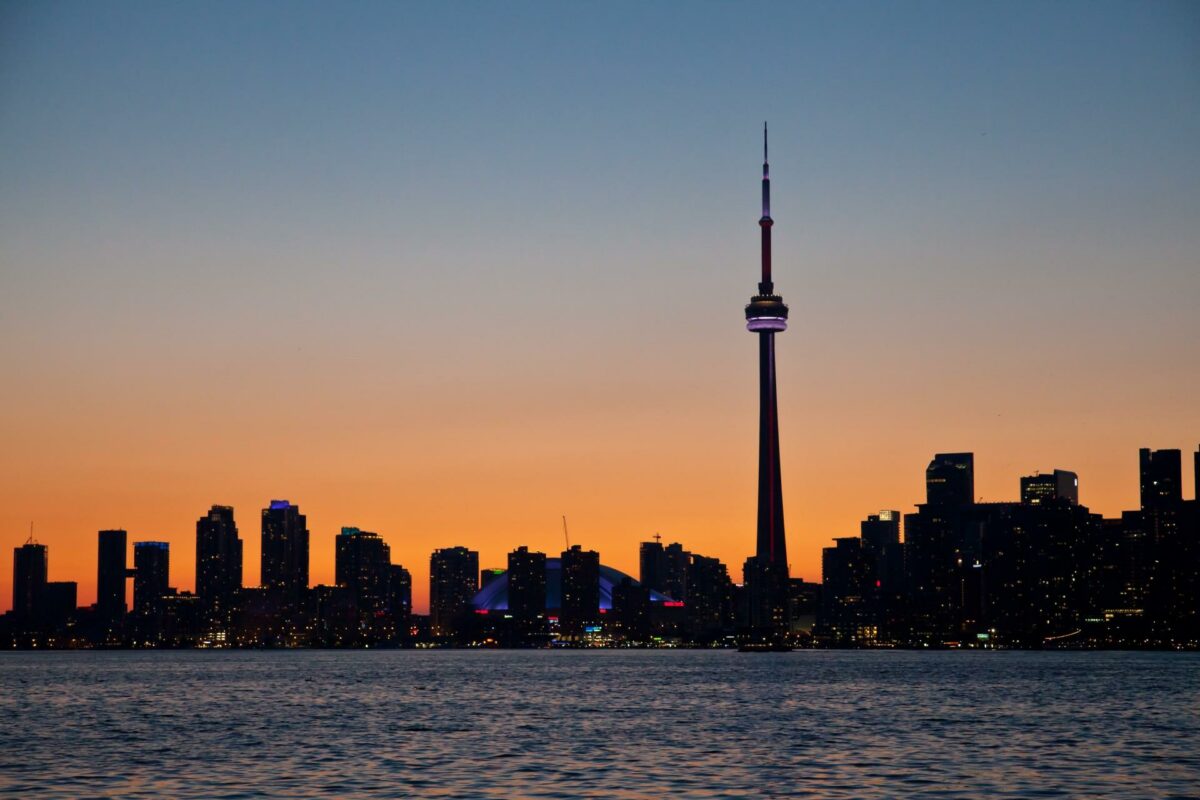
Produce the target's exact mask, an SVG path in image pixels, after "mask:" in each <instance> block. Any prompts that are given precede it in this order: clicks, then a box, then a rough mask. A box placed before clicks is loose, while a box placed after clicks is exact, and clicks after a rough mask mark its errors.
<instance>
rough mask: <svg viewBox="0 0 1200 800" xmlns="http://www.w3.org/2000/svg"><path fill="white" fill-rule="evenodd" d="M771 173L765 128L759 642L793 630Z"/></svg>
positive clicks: (756, 328)
mask: <svg viewBox="0 0 1200 800" xmlns="http://www.w3.org/2000/svg"><path fill="white" fill-rule="evenodd" d="M774 224H775V223H774V221H773V220H772V219H771V172H770V167H769V165H768V159H767V129H766V126H765V125H764V126H763V177H762V217H761V218H759V220H758V225H759V228H760V230H761V232H762V233H761V235H762V280H761V281H759V284H758V293H757V294H755V295H754V296H753V297H752V298H751V299H750V303H749V305H747V306H746V328H747V330H749V331H750V332H752V333H754V334H757V335H758V390H759V418H758V542H757V548H756V551H755V555H754V556H753V558H752V559H751V561H752V562H753V563H751V561H748V562H747V565H746V569H745V573H744V574H745V579H746V582H747V586H746V594H747V598H748V600H749V607H748V608H749V626H750V628H751V629H752V631H753V635H754V637H755V638H769V639H775V640H777V639H780V638H782V637H783V636H784V635H785V634H786V633H787V632H788V630H789V627H790V626H789V623H788V615H789V613H790V611H789V608H790V597H789V585H788V578H789V575H788V560H787V538H786V536H785V535H784V525H783V481H782V478H781V477H780V471H779V410H778V405H777V401H776V391H775V334H776V333H782V332H783V331H785V330H787V317H788V307H787V306H786V305H784V302H783V298H782V297H780V296H779V295H777V294H775V284H774V282H773V280H772V277H771V227H772V226H773V225H774Z"/></svg>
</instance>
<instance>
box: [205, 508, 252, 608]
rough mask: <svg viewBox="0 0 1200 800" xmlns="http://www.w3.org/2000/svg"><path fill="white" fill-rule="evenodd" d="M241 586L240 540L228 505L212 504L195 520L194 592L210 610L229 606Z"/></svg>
mask: <svg viewBox="0 0 1200 800" xmlns="http://www.w3.org/2000/svg"><path fill="white" fill-rule="evenodd" d="M241 588H242V540H241V539H239V538H238V530H237V525H236V524H235V523H234V521H233V509H232V508H231V507H230V506H213V507H212V508H211V509H209V511H208V513H207V514H205V515H204V516H203V517H201V518H200V519H198V520H196V594H197V595H199V596H200V600H201V602H202V603H203V605H204V607H205V608H207V609H209V610H221V611H226V610H228V609H229V607H230V604H231V601H232V598H233V595H234V593H236V592H237V591H238V590H239V589H241Z"/></svg>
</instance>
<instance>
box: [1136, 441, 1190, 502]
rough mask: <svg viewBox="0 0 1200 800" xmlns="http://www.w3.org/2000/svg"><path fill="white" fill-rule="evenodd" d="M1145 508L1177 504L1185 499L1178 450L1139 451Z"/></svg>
mask: <svg viewBox="0 0 1200 800" xmlns="http://www.w3.org/2000/svg"><path fill="white" fill-rule="evenodd" d="M1138 468H1139V469H1138V472H1139V477H1140V478H1141V495H1142V508H1143V509H1160V508H1167V507H1170V506H1176V505H1178V504H1179V503H1180V502H1181V501H1182V500H1183V467H1182V459H1181V454H1180V452H1179V451H1178V450H1151V449H1149V448H1146V447H1143V448H1142V449H1141V450H1139V451H1138Z"/></svg>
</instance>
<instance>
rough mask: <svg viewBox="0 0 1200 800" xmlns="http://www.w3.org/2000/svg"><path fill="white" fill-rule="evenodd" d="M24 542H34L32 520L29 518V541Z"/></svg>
mask: <svg viewBox="0 0 1200 800" xmlns="http://www.w3.org/2000/svg"><path fill="white" fill-rule="evenodd" d="M25 544H36V542H34V541H33V520H29V541H27V542H25Z"/></svg>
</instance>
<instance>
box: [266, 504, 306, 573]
mask: <svg viewBox="0 0 1200 800" xmlns="http://www.w3.org/2000/svg"><path fill="white" fill-rule="evenodd" d="M262 585H263V586H264V587H266V588H268V589H280V590H283V591H284V592H287V593H289V594H292V595H299V594H300V593H301V592H303V591H304V590H305V589H307V588H308V525H307V520H306V519H305V518H304V515H303V514H301V513H300V508H299V507H298V506H294V505H292V504H291V503H289V502H288V501H287V500H272V501H271V504H270V505H269V506H268V507H267V508H264V509H263V511H262Z"/></svg>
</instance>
